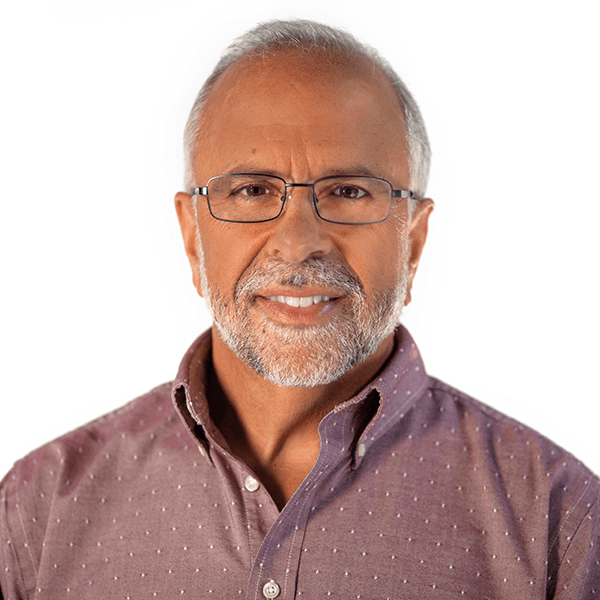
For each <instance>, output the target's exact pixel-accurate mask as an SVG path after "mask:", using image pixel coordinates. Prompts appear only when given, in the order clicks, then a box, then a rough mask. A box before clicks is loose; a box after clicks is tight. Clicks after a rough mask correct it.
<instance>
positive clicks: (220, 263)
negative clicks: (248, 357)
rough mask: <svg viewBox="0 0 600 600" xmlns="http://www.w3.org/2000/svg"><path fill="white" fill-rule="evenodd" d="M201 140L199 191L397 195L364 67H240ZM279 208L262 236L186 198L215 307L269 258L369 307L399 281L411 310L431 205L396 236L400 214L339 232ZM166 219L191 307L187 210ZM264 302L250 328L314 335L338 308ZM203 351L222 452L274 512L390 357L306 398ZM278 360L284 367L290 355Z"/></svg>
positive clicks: (273, 60)
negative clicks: (358, 190)
mask: <svg viewBox="0 0 600 600" xmlns="http://www.w3.org/2000/svg"><path fill="white" fill-rule="evenodd" d="M201 132H202V133H201V138H202V139H201V151H200V153H199V155H198V156H197V157H196V161H195V164H194V168H195V176H196V184H197V185H205V184H206V182H207V181H208V179H209V178H210V177H213V176H216V175H221V174H225V173H235V172H241V171H255V172H260V173H271V174H274V175H278V176H280V177H283V178H284V179H285V180H286V181H289V182H313V181H315V180H316V179H318V178H319V177H323V176H326V175H333V174H340V173H343V174H372V175H374V176H377V177H382V178H385V179H387V180H389V181H390V182H391V183H392V184H393V186H394V188H397V189H408V182H409V166H408V159H407V156H408V151H407V147H406V140H405V134H404V132H405V123H404V119H403V117H402V116H401V112H400V110H399V100H398V99H397V97H396V95H395V94H394V92H393V90H392V88H391V86H390V84H389V83H388V81H387V80H386V78H385V77H384V76H383V74H382V73H380V71H379V70H378V69H377V68H375V67H374V66H373V65H372V63H371V62H370V61H369V60H368V59H366V58H364V57H347V56H346V57H342V56H335V55H333V56H332V55H324V54H323V53H320V54H319V53H317V54H316V55H310V56H302V55H300V54H297V53H294V52H284V51H279V52H276V53H274V54H270V55H269V56H268V57H267V58H255V59H249V60H248V59H245V60H242V61H238V62H237V63H235V64H234V65H232V66H231V67H230V68H229V69H228V70H227V71H226V72H225V73H224V74H223V75H222V76H221V78H220V79H219V80H218V82H217V83H216V85H215V87H214V88H213V90H212V92H211V94H210V96H209V99H208V101H207V105H206V110H205V112H204V114H203V120H202V122H201ZM290 194H291V199H290V198H288V200H287V205H286V208H285V211H284V213H283V214H282V215H281V216H280V217H279V218H278V219H276V220H275V221H271V222H267V223H260V224H235V223H225V222H221V221H217V220H215V219H213V218H212V217H211V216H210V214H209V212H208V208H207V205H206V201H205V199H204V198H202V197H200V198H198V207H197V210H198V222H199V230H200V238H201V243H202V251H203V254H204V264H205V271H206V275H207V279H208V285H209V288H211V289H213V288H214V286H218V289H219V292H220V294H221V295H222V296H223V297H224V300H225V301H226V302H232V301H233V297H234V296H233V294H234V289H235V286H236V283H237V281H238V280H239V278H240V276H241V275H242V274H243V273H244V271H245V270H246V269H247V268H248V267H250V266H251V265H257V264H259V265H260V264H261V263H262V262H265V261H267V260H268V259H270V258H278V259H282V260H284V261H286V262H287V263H289V264H301V263H302V262H303V261H304V260H306V259H307V258H309V257H324V256H326V255H329V257H331V258H332V259H335V260H336V261H339V262H341V263H343V264H345V265H347V266H349V267H350V268H351V269H352V271H354V273H355V274H356V275H357V276H358V277H359V278H360V280H361V282H362V284H363V286H364V290H365V293H366V296H367V302H369V298H373V296H374V295H375V294H377V293H378V292H381V291H382V290H387V289H389V288H390V287H391V286H393V284H394V283H395V282H396V281H398V278H399V277H400V276H401V274H402V272H403V269H404V268H405V267H407V268H408V293H407V297H406V300H405V304H408V303H409V302H410V297H411V296H410V289H411V287H412V282H413V279H414V276H415V273H416V269H417V265H418V263H419V258H420V256H421V252H422V249H423V245H424V243H425V239H426V236H427V223H428V218H429V214H430V213H431V210H432V209H433V203H432V201H431V200H429V199H426V200H423V201H421V202H420V203H419V205H418V207H417V208H416V210H415V212H414V213H413V216H412V219H411V222H410V224H408V225H407V221H408V208H407V203H406V201H403V202H400V203H398V204H396V205H394V206H393V208H392V214H391V215H390V217H389V218H388V219H387V220H386V221H384V222H382V223H378V224H374V225H362V226H348V225H337V224H331V223H326V222H324V221H322V220H321V219H319V218H318V217H317V215H316V214H315V212H314V208H313V206H312V203H311V197H310V191H308V190H306V189H305V188H294V189H292V191H291V192H290ZM175 206H176V210H177V214H178V217H179V222H180V226H181V231H182V234H183V239H184V245H185V249H186V253H187V256H188V259H189V261H190V264H191V267H192V273H193V280H194V285H195V287H196V289H197V291H198V293H199V294H200V295H203V293H204V291H203V290H202V286H201V278H200V274H199V262H198V247H197V236H196V221H195V216H194V209H193V199H192V198H191V197H190V195H189V194H186V193H184V192H179V193H178V194H177V195H176V197H175ZM405 249H406V250H405ZM328 292H329V293H328ZM332 292H334V291H332V290H322V289H313V288H311V289H307V290H301V291H300V292H298V290H291V289H285V288H277V289H275V290H274V289H269V290H265V291H264V296H267V295H269V296H270V295H275V293H277V294H280V295H295V296H298V295H315V294H325V295H330V296H335V293H332ZM261 296H262V297H261ZM264 296H263V295H262V294H260V295H259V297H257V298H256V299H255V300H254V301H253V302H252V303H251V307H250V308H251V311H250V314H251V315H253V316H254V315H258V314H262V315H266V316H267V318H269V319H273V320H274V321H276V322H278V323H280V324H282V325H284V326H289V327H302V326H303V324H305V323H307V322H311V323H317V324H318V323H325V322H327V320H328V319H330V318H331V317H332V314H333V313H334V311H336V310H341V309H343V303H344V298H343V297H342V298H340V299H339V300H336V301H335V302H332V303H324V304H318V305H315V306H314V307H311V308H310V309H294V308H290V307H288V306H282V305H281V304H279V303H277V302H273V301H268V300H265V298H264ZM212 337H213V367H214V374H213V377H212V381H211V384H210V390H211V391H210V395H211V397H210V398H209V403H210V406H211V415H212V417H213V419H214V421H215V424H216V425H217V427H218V428H219V430H220V431H221V433H222V434H223V436H224V438H225V440H226V441H227V443H228V444H229V446H230V449H231V450H232V452H233V453H234V454H236V455H237V456H238V457H240V458H241V459H242V460H243V461H244V462H246V464H248V466H249V467H250V468H251V469H252V470H253V471H254V472H255V473H256V474H257V475H258V477H259V478H260V480H261V482H262V483H263V484H264V485H265V486H266V487H267V489H268V490H269V492H270V493H271V496H272V497H273V499H274V501H275V502H276V504H277V505H278V507H279V508H282V507H283V506H284V505H285V503H286V502H287V501H288V500H289V499H290V497H291V496H292V495H293V493H294V492H295V490H296V489H297V487H298V486H299V485H300V483H301V482H302V481H303V479H304V478H305V477H306V475H308V473H309V472H310V470H311V468H312V466H313V465H314V463H315V461H316V458H317V456H318V453H319V447H320V442H319V436H318V431H317V428H318V424H319V422H320V420H321V419H322V418H323V416H325V415H326V414H327V413H328V412H329V411H330V410H331V409H332V408H333V407H334V406H335V405H337V404H339V403H340V402H343V401H345V400H347V399H349V398H351V397H352V396H353V395H355V394H356V393H357V392H358V391H360V390H361V389H362V388H363V387H364V386H365V385H366V384H367V383H368V382H369V381H370V380H371V379H373V378H374V377H375V375H376V374H377V373H378V372H379V371H380V370H381V369H382V367H383V366H384V365H385V363H386V361H387V359H388V358H389V356H390V354H391V352H392V351H393V347H394V340H393V335H390V336H388V337H387V338H386V339H384V340H383V341H382V342H381V344H380V345H379V346H378V348H377V350H376V351H375V352H374V353H373V354H372V355H371V356H370V357H369V358H367V359H366V360H365V361H363V362H362V363H360V364H358V365H356V366H355V367H353V368H352V369H351V370H350V371H348V372H346V373H345V374H344V375H343V376H342V377H341V378H340V379H338V380H337V381H335V382H334V383H333V384H330V385H322V386H316V387H312V388H303V387H279V386H276V385H274V384H272V383H270V382H269V381H267V380H266V379H265V378H263V377H262V376H260V375H258V374H257V373H256V372H255V371H253V370H252V369H251V368H249V367H248V366H246V364H244V363H243V362H242V361H241V360H240V359H239V358H238V357H237V356H236V355H235V354H234V353H233V352H232V351H231V350H230V349H229V347H228V346H227V345H226V344H225V343H224V342H223V340H222V339H221V338H220V335H219V333H218V331H217V330H216V328H215V327H213V329H212ZM285 350H286V353H287V356H288V357H289V360H294V359H295V356H296V354H295V351H299V349H294V348H286V349H285Z"/></svg>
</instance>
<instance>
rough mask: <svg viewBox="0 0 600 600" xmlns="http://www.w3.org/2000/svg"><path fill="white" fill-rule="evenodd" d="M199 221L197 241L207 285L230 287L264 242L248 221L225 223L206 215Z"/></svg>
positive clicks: (230, 288)
mask: <svg viewBox="0 0 600 600" xmlns="http://www.w3.org/2000/svg"><path fill="white" fill-rule="evenodd" d="M209 218H210V221H207V220H204V221H202V222H201V224H200V227H199V231H200V243H201V245H202V251H203V255H204V268H205V272H206V277H207V279H208V284H209V286H210V287H213V286H217V287H218V288H219V290H220V291H221V292H222V293H227V292H228V291H233V289H234V288H235V285H236V284H237V282H238V280H239V279H240V277H241V276H242V274H243V273H244V271H245V270H246V269H247V268H248V267H249V266H250V264H251V263H252V262H253V260H254V259H255V258H256V255H257V254H258V252H259V251H260V248H261V247H262V246H263V245H264V240H263V239H262V238H263V237H264V236H261V235H260V233H261V232H258V231H255V229H256V228H255V227H254V226H252V225H240V224H236V223H225V222H224V221H217V220H216V219H213V218H212V217H210V215H209Z"/></svg>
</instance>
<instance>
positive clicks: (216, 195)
mask: <svg viewBox="0 0 600 600" xmlns="http://www.w3.org/2000/svg"><path fill="white" fill-rule="evenodd" d="M288 193H289V192H288ZM285 195H286V187H285V182H284V181H283V180H282V179H279V178H278V177H271V176H268V175H256V174H250V175H221V176H220V177H215V178H213V179H211V180H210V181H209V183H208V202H209V206H210V209H211V212H212V214H213V216H214V217H216V218H217V219H223V220H226V221H237V222H258V221H268V220H270V219H274V218H276V217H277V216H279V214H280V213H281V211H282V208H283V203H284V201H285ZM314 197H315V198H316V202H315V207H316V210H317V213H318V214H319V216H320V217H321V218H322V219H325V220H326V221H332V222H334V223H347V224H352V223H375V222H378V221H381V220H383V219H385V218H386V217H387V214H388V212H389V208H390V203H391V198H392V187H391V185H390V183H389V182H387V181H384V180H381V179H376V178H374V177H337V176H336V177H326V178H324V179H321V180H319V181H317V182H316V183H315V184H314Z"/></svg>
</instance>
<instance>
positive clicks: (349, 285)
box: [235, 257, 364, 300]
mask: <svg viewBox="0 0 600 600" xmlns="http://www.w3.org/2000/svg"><path fill="white" fill-rule="evenodd" d="M273 285H275V286H277V285H281V286H286V287H304V286H308V285H318V286H322V287H329V288H336V289H339V290H341V291H343V292H344V293H345V294H347V295H349V294H358V295H361V296H362V295H364V286H363V284H362V282H361V280H360V278H359V277H358V275H356V273H355V272H354V271H353V270H352V269H351V268H350V267H349V266H347V265H345V264H343V263H340V262H339V261H336V260H335V259H332V258H329V257H312V258H307V259H306V260H304V261H303V262H301V263H300V264H291V263H288V262H286V261H284V260H281V259H278V258H272V259H269V260H268V261H265V262H261V263H253V264H251V265H250V266H249V267H248V268H247V269H246V270H245V271H244V273H242V276H241V277H240V279H239V281H238V283H237V285H236V286H235V299H236V300H237V299H238V298H240V297H242V296H244V295H248V294H250V295H253V294H255V293H256V292H258V291H259V290H261V289H264V288H265V287H268V286H273Z"/></svg>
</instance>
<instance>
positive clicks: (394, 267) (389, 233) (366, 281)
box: [342, 221, 405, 295]
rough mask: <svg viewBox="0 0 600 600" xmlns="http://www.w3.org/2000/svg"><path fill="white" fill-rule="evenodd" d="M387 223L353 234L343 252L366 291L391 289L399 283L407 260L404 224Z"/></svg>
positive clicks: (368, 292)
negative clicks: (400, 225) (398, 225)
mask: <svg viewBox="0 0 600 600" xmlns="http://www.w3.org/2000/svg"><path fill="white" fill-rule="evenodd" d="M385 225H386V227H385V228H382V227H377V228H373V230H372V231H370V232H369V231H366V230H365V231H363V232H362V233H361V234H360V235H356V234H355V235H354V236H353V239H352V240H347V241H346V243H345V244H344V246H345V251H344V250H342V254H344V255H345V258H346V260H347V262H348V264H349V265H350V267H351V268H352V269H353V270H354V272H355V273H356V274H357V275H358V277H359V278H360V280H361V281H362V283H363V285H364V287H365V292H366V293H367V295H369V294H370V293H374V292H375V293H377V292H382V291H387V290H390V289H392V288H393V287H394V286H396V285H397V284H398V281H400V278H401V276H402V273H403V270H404V264H405V252H404V244H403V243H402V240H403V236H402V231H403V227H396V224H394V223H392V222H391V221H390V222H388V221H386V222H385Z"/></svg>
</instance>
